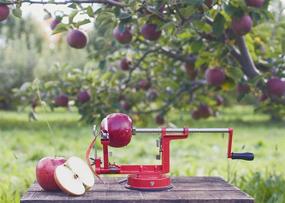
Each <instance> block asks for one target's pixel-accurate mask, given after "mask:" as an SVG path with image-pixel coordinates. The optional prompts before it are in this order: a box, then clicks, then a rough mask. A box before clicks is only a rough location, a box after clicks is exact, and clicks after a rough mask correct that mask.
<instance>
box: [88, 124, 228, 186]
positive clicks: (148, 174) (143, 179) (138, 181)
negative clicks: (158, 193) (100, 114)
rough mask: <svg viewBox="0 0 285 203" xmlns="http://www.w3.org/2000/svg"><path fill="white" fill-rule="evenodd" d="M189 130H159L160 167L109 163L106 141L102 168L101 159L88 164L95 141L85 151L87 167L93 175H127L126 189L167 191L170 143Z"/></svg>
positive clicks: (186, 134) (183, 135) (103, 142)
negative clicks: (175, 131)
mask: <svg viewBox="0 0 285 203" xmlns="http://www.w3.org/2000/svg"><path fill="white" fill-rule="evenodd" d="M189 133H191V132H189V129H188V128H184V131H183V132H182V133H169V134H168V133H167V132H166V128H162V129H161V143H160V152H161V164H160V165H117V164H111V163H109V153H108V146H109V143H110V142H109V140H108V139H101V144H102V146H103V166H102V161H101V158H96V157H95V160H94V163H93V164H92V163H91V162H90V152H91V149H92V148H93V146H94V145H95V141H93V142H92V143H91V144H90V146H89V147H88V149H87V152H86V159H87V163H88V165H89V167H90V168H91V170H92V171H93V172H94V174H95V175H100V174H129V176H128V183H127V187H128V188H131V189H143V190H157V189H158V190H160V189H167V188H169V187H170V185H171V181H170V178H169V177H168V176H167V173H169V170H170V141H171V140H178V139H186V138H187V137H188V135H189ZM228 135H229V137H228V152H227V157H228V158H231V157H232V141H233V129H232V128H229V129H228Z"/></svg>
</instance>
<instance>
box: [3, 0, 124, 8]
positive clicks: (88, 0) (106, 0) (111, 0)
mask: <svg viewBox="0 0 285 203" xmlns="http://www.w3.org/2000/svg"><path fill="white" fill-rule="evenodd" d="M21 3H29V4H71V3H78V4H93V3H98V4H109V5H113V6H118V7H125V6H126V4H124V3H121V2H119V1H115V0H65V1H34V0H20V1H7V2H1V4H7V5H12V4H21Z"/></svg>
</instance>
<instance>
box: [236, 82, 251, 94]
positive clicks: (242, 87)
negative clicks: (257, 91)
mask: <svg viewBox="0 0 285 203" xmlns="http://www.w3.org/2000/svg"><path fill="white" fill-rule="evenodd" d="M237 92H238V94H248V93H249V92H250V87H249V85H248V84H247V83H239V84H238V85H237Z"/></svg>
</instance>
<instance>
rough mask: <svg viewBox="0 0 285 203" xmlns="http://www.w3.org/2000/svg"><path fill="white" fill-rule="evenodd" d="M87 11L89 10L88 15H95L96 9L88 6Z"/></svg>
mask: <svg viewBox="0 0 285 203" xmlns="http://www.w3.org/2000/svg"><path fill="white" fill-rule="evenodd" d="M86 12H87V15H88V16H89V17H94V11H93V8H92V7H91V6H88V7H87V9H86Z"/></svg>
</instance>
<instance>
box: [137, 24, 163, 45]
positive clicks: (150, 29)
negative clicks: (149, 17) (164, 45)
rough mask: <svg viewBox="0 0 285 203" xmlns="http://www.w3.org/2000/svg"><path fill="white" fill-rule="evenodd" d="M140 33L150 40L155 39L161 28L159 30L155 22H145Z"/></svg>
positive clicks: (157, 37)
mask: <svg viewBox="0 0 285 203" xmlns="http://www.w3.org/2000/svg"><path fill="white" fill-rule="evenodd" d="M141 33H142V35H143V37H144V38H145V39H147V40H150V41H156V40H158V39H159V37H160V35H161V30H159V28H158V26H157V25H156V24H149V23H147V24H145V25H144V26H143V27H142V29H141Z"/></svg>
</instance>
